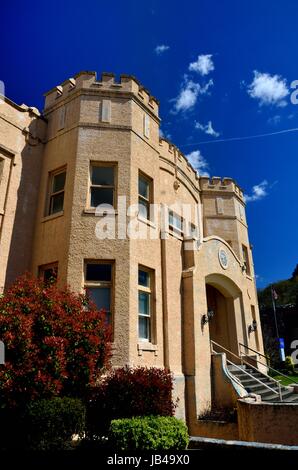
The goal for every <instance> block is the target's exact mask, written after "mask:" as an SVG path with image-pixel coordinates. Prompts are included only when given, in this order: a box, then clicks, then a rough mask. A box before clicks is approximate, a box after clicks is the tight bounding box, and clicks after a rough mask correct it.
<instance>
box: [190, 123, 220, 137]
mask: <svg viewBox="0 0 298 470" xmlns="http://www.w3.org/2000/svg"><path fill="white" fill-rule="evenodd" d="M195 128H196V129H199V130H200V131H202V132H205V134H208V135H211V136H212V137H219V135H220V133H219V132H217V131H216V130H215V129H213V126H212V122H211V121H208V124H206V126H204V124H201V123H200V122H198V121H196V122H195Z"/></svg>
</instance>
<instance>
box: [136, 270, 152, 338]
mask: <svg viewBox="0 0 298 470" xmlns="http://www.w3.org/2000/svg"><path fill="white" fill-rule="evenodd" d="M152 284H153V273H152V271H149V270H148V269H146V268H143V267H141V268H139V280H138V300H139V339H140V340H141V341H152V287H153V286H152Z"/></svg>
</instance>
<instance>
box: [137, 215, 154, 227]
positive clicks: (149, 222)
mask: <svg viewBox="0 0 298 470" xmlns="http://www.w3.org/2000/svg"><path fill="white" fill-rule="evenodd" d="M138 220H139V222H143V224H146V225H149V227H152V228H156V224H155V223H154V222H152V221H151V220H149V219H144V217H142V216H140V215H138Z"/></svg>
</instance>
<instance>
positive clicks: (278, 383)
mask: <svg viewBox="0 0 298 470" xmlns="http://www.w3.org/2000/svg"><path fill="white" fill-rule="evenodd" d="M210 342H211V347H212V346H213V344H215V345H216V346H219V347H220V348H221V349H223V350H224V351H225V352H228V353H229V354H231V355H232V356H234V357H236V358H237V359H240V361H241V364H242V362H245V363H246V364H247V365H249V366H250V367H252V368H253V369H255V370H256V371H257V372H260V371H259V370H258V369H257V368H256V367H254V366H253V365H251V364H250V363H249V362H246V361H245V360H244V361H243V358H242V357H241V356H240V357H239V356H237V354H235V353H233V352H232V351H229V350H228V349H226V348H225V347H224V346H221V344H218V343H216V342H215V341H213V340H211V341H210ZM212 352H216V351H214V350H213V348H212ZM227 361H228V362H230V364H232V365H233V366H235V367H236V368H237V369H240V370H241V371H242V372H244V373H245V374H246V375H248V376H249V377H251V378H252V379H254V380H256V381H257V382H259V383H260V384H261V385H263V386H264V387H266V388H268V389H269V390H270V391H271V392H273V393H276V394H277V395H279V398H280V401H281V402H282V393H281V386H280V382H278V381H277V380H275V379H273V378H272V377H270V379H272V380H273V381H274V382H276V384H277V386H278V392H277V391H276V390H274V389H273V388H271V387H269V385H267V384H265V383H264V382H262V381H261V380H259V379H258V378H257V377H254V376H253V375H251V374H250V373H249V372H247V370H245V369H242V368H241V367H240V366H237V365H236V364H234V363H233V362H231V361H229V360H228V359H227Z"/></svg>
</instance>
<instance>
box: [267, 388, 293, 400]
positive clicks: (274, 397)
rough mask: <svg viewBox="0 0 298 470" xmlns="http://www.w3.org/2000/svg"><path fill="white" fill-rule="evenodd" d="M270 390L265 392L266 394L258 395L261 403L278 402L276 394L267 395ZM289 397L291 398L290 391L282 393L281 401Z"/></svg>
mask: <svg viewBox="0 0 298 470" xmlns="http://www.w3.org/2000/svg"><path fill="white" fill-rule="evenodd" d="M269 392H270V390H268V391H266V393H259V395H261V397H262V400H263V401H270V402H280V398H279V395H278V394H275V393H272V392H271V393H269ZM290 396H292V392H291V391H286V392H282V398H283V400H286V399H288V398H289V397H290Z"/></svg>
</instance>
